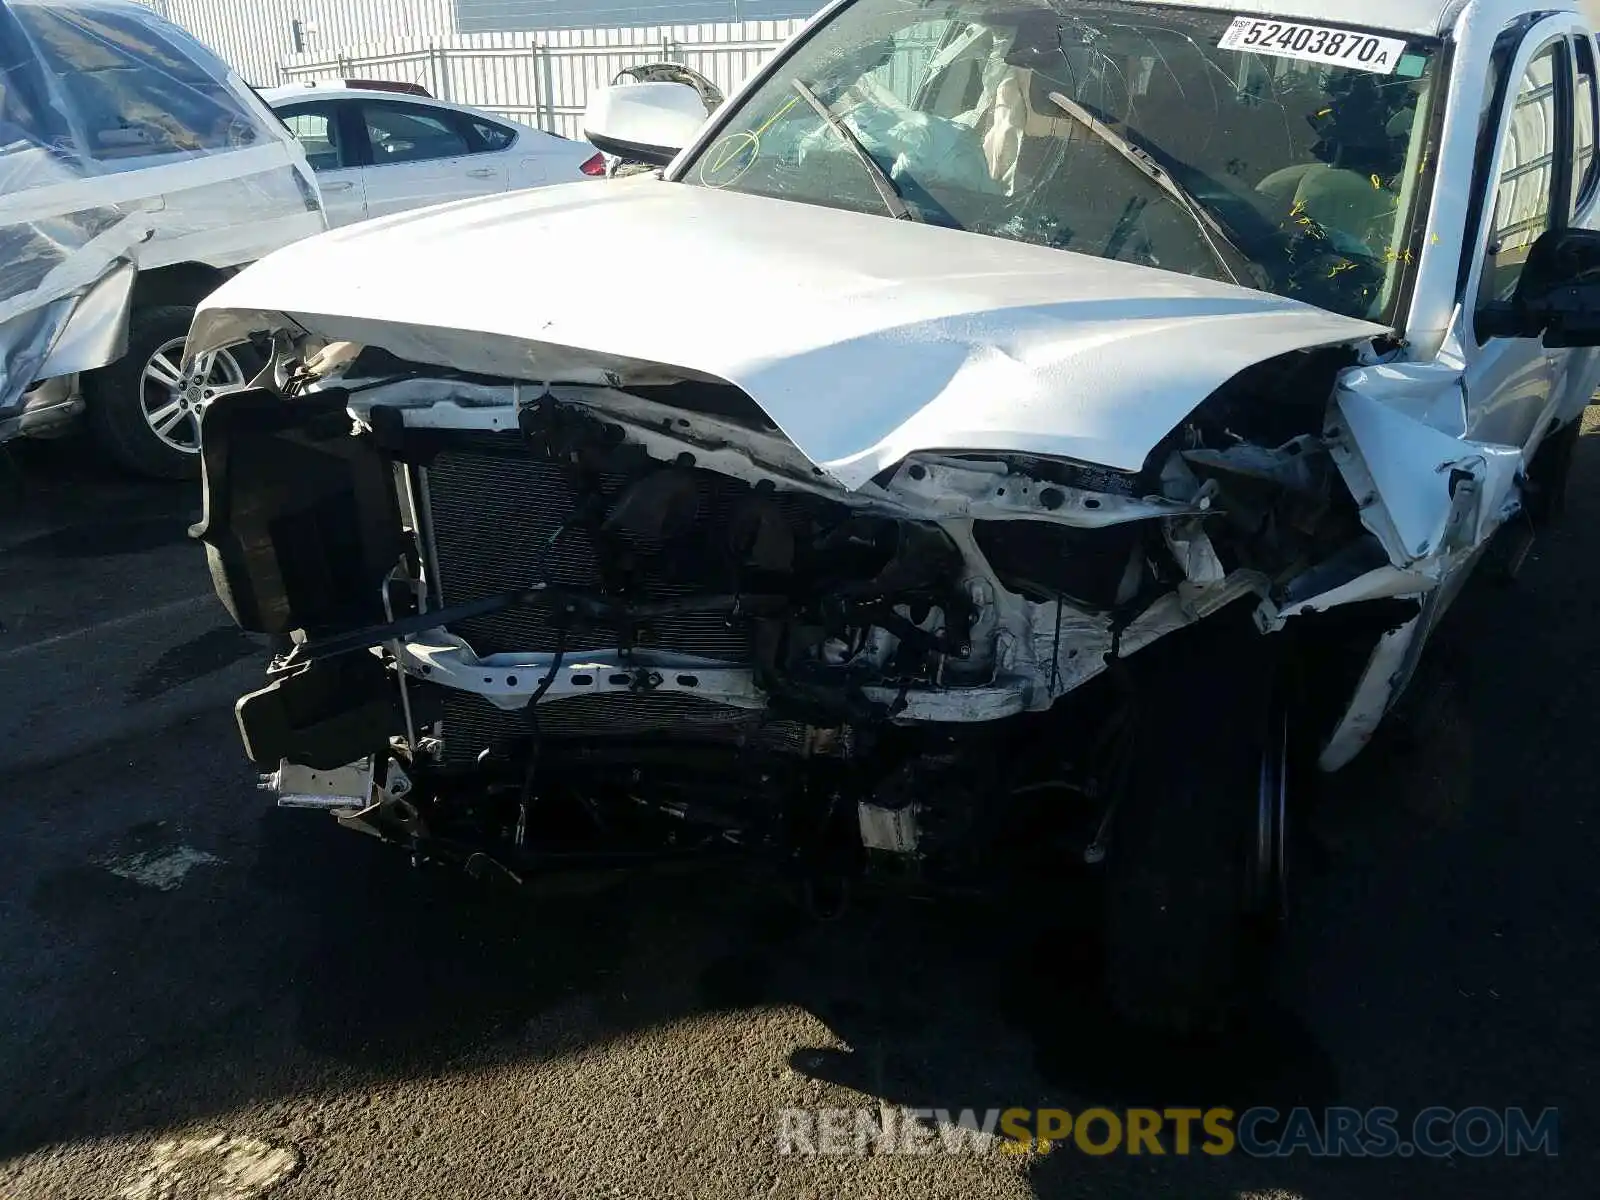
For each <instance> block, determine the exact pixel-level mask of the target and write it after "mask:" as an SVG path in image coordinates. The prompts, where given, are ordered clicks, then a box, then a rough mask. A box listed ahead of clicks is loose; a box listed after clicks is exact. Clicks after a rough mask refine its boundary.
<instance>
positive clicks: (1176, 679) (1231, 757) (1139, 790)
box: [1104, 614, 1291, 1037]
mask: <svg viewBox="0 0 1600 1200" xmlns="http://www.w3.org/2000/svg"><path fill="white" fill-rule="evenodd" d="M1229 624H1230V616H1229V614H1219V615H1218V616H1217V617H1214V618H1211V619H1209V620H1208V621H1205V622H1202V623H1201V624H1200V625H1199V626H1197V627H1196V628H1195V629H1192V630H1186V631H1183V632H1182V633H1179V634H1176V635H1172V636H1171V637H1170V638H1169V639H1168V640H1169V641H1170V642H1171V643H1172V644H1171V645H1162V646H1157V647H1153V648H1152V651H1147V652H1146V653H1147V654H1152V652H1153V654H1152V661H1151V662H1148V663H1146V664H1142V666H1143V669H1142V670H1140V669H1138V664H1137V659H1134V660H1131V662H1130V666H1133V667H1135V679H1136V683H1137V685H1138V690H1137V696H1138V701H1137V703H1138V710H1137V715H1136V717H1135V732H1134V735H1133V736H1134V738H1135V744H1134V750H1133V756H1132V760H1131V763H1130V768H1129V774H1128V778H1127V781H1126V784H1125V787H1124V791H1123V794H1122V796H1121V798H1120V800H1119V802H1118V806H1117V811H1116V814H1115V819H1114V821H1113V824H1112V838H1111V843H1110V846H1109V854H1108V857H1107V860H1106V880H1105V885H1106V892H1105V917H1104V921H1105V937H1106V946H1105V961H1106V987H1107V993H1108V999H1109V1001H1110V1003H1111V1006H1112V1008H1113V1009H1114V1011H1115V1012H1116V1014H1117V1015H1118V1016H1119V1017H1120V1018H1121V1019H1122V1020H1123V1021H1125V1022H1126V1023H1128V1024H1130V1025H1132V1026H1135V1027H1138V1028H1140V1029H1142V1030H1146V1031H1149V1032H1152V1033H1156V1034H1158V1035H1164V1036H1177V1037H1182V1036H1187V1035H1194V1034H1204V1033H1210V1032H1217V1031H1219V1030H1220V1029H1222V1028H1223V1027H1225V1026H1226V1025H1227V1023H1228V1021H1229V1018H1230V1017H1231V1016H1232V1015H1233V1013H1234V1012H1235V1011H1236V1010H1237V1009H1238V1008H1239V1007H1240V1005H1241V1002H1242V1001H1244V1000H1246V999H1247V998H1248V997H1249V996H1250V995H1251V994H1252V992H1253V991H1254V990H1255V986H1256V984H1257V983H1258V982H1259V976H1260V968H1261V966H1262V965H1263V964H1264V962H1265V958H1266V955H1265V952H1264V951H1265V948H1266V947H1267V945H1268V944H1269V943H1270V935H1272V934H1273V933H1275V932H1276V930H1277V928H1278V927H1279V926H1280V925H1281V924H1282V922H1283V921H1284V920H1285V919H1286V918H1287V890H1286V862H1285V852H1284V847H1285V846H1286V844H1287V829H1286V828H1285V824H1286V821H1287V819H1288V811H1287V809H1288V805H1287V794H1288V787H1289V783H1290V780H1289V776H1288V771H1289V766H1290V758H1291V752H1290V747H1289V741H1288V735H1289V728H1288V724H1287V720H1288V718H1287V711H1286V708H1285V707H1284V705H1285V701H1283V700H1282V699H1281V694H1280V689H1278V688H1277V687H1276V686H1275V683H1274V679H1275V676H1276V673H1277V672H1276V668H1275V664H1274V661H1273V658H1274V656H1273V653H1272V650H1273V649H1274V648H1275V647H1271V646H1269V645H1268V641H1269V639H1267V638H1264V637H1263V636H1262V635H1260V634H1258V633H1257V632H1256V631H1255V630H1254V629H1253V628H1246V627H1245V622H1241V621H1233V622H1232V625H1233V628H1232V629H1231V630H1229V629H1228V628H1227V626H1228V625H1229ZM1213 626H1216V627H1215V628H1213ZM1219 635H1220V636H1219ZM1269 805H1270V806H1271V807H1272V809H1273V811H1272V812H1270V813H1267V812H1264V809H1265V808H1266V807H1267V806H1269ZM1269 821H1270V822H1271V827H1270V828H1268V827H1267V825H1266V822H1269Z"/></svg>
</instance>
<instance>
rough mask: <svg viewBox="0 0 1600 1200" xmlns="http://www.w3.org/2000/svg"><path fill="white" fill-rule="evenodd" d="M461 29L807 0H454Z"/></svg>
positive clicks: (741, 16) (666, 19) (775, 12)
mask: <svg viewBox="0 0 1600 1200" xmlns="http://www.w3.org/2000/svg"><path fill="white" fill-rule="evenodd" d="M455 6H456V28H457V30H458V31H460V32H461V33H500V32H506V31H511V30H527V29H583V28H607V27H612V26H622V25H691V24H702V23H705V22H710V21H777V20H783V19H785V18H788V17H809V16H810V15H811V14H812V13H814V12H816V11H817V9H818V8H819V7H821V6H820V5H819V4H817V3H814V2H810V0H455Z"/></svg>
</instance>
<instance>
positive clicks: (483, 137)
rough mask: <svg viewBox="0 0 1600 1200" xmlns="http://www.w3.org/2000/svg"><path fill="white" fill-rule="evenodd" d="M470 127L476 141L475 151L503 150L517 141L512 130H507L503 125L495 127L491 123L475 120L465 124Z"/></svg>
mask: <svg viewBox="0 0 1600 1200" xmlns="http://www.w3.org/2000/svg"><path fill="white" fill-rule="evenodd" d="M467 123H468V124H469V125H470V126H471V127H472V133H473V136H474V138H475V139H476V141H477V146H476V149H478V150H483V151H491V152H492V151H495V150H504V149H505V148H506V147H507V146H509V145H511V143H512V142H514V141H516V140H517V135H516V132H515V131H514V130H510V129H507V128H506V127H505V126H504V125H496V124H495V123H494V122H492V121H480V120H477V119H475V118H472V119H469V120H468V122H467Z"/></svg>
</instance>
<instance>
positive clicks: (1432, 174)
mask: <svg viewBox="0 0 1600 1200" xmlns="http://www.w3.org/2000/svg"><path fill="white" fill-rule="evenodd" d="M682 88H683V85H680V84H674V83H659V82H657V83H635V84H625V85H621V86H618V87H614V88H611V89H608V90H607V91H606V92H604V93H602V94H600V95H599V96H598V97H596V98H595V99H594V100H593V101H592V102H591V107H590V110H589V118H588V130H587V132H588V136H589V137H590V138H591V140H593V141H594V142H595V143H596V144H597V145H599V146H601V147H602V148H603V149H606V150H608V151H609V152H612V153H617V154H621V155H623V156H624V157H627V158H630V159H639V158H646V159H649V158H652V157H653V158H654V159H655V160H656V161H657V162H659V163H661V164H663V166H664V169H663V170H662V171H661V172H660V173H659V175H651V176H640V177H634V178H630V179H626V180H616V181H613V182H610V183H606V184H604V185H595V184H585V185H582V186H579V187H564V188H551V189H547V190H543V191H540V192H537V193H524V194H518V195H510V196H505V197H497V198H493V199H489V200H483V201H470V202H466V203H461V204H455V205H451V206H448V207H445V208H441V209H436V210H433V211H431V212H427V213H423V214H416V215H405V216H400V217H396V218H394V219H390V220H383V221H376V222H372V223H369V224H366V225H363V226H360V227H357V228H354V229H350V230H339V231H336V232H333V233H330V234H326V235H324V236H321V237H317V238H314V239H311V240H309V241H306V242H303V243H300V244H298V245H295V246H292V247H290V248H288V249H286V250H283V251H281V252H279V253H277V254H274V255H273V256H271V257H270V258H269V259H267V260H265V261H264V262H262V263H260V264H258V265H256V266H254V267H252V268H250V269H249V270H247V271H245V272H244V273H243V274H242V275H240V276H239V277H238V278H236V279H234V280H232V281H230V282H229V283H227V284H225V285H224V286H223V287H222V288H221V289H220V290H219V291H218V292H217V293H216V294H215V295H214V296H212V297H211V298H210V299H209V300H208V301H207V302H206V303H205V305H204V306H203V307H202V309H201V311H200V313H199V314H198V316H197V318H196V321H195V325H194V328H193V331H192V333H191V337H190V342H189V346H188V353H189V354H190V355H191V356H193V355H203V354H207V353H210V352H211V351H212V350H214V349H216V348H218V347H221V346H225V345H228V344H231V343H236V342H238V341H241V340H242V339H245V338H249V337H256V338H258V339H259V338H261V337H265V338H267V339H270V341H271V344H272V345H273V346H274V347H275V350H276V353H275V359H274V363H273V365H272V367H271V368H270V370H269V371H267V372H264V373H263V374H262V376H260V377H259V378H258V379H257V380H256V383H255V386H254V387H253V388H251V389H249V390H245V391H242V392H238V393H235V394H232V395H229V396H227V397H226V398H225V400H224V401H222V402H219V403H217V404H215V405H213V406H212V407H211V408H210V409H209V410H208V412H207V414H206V418H205V422H204V428H203V448H202V457H203V463H204V472H205V490H206V512H205V516H204V519H203V521H202V522H201V523H200V524H199V525H198V526H197V527H196V530H195V533H196V536H197V537H199V538H200V539H201V540H202V541H203V542H204V543H205V545H206V547H207V550H208V553H209V555H210V558H211V563H212V571H213V575H214V578H215V580H216V584H217V589H218V592H219V595H220V596H221V597H222V599H223V601H224V603H225V604H226V605H227V606H228V608H229V610H230V611H231V612H232V613H233V615H234V617H235V618H236V619H237V620H238V622H239V624H240V625H241V626H243V627H244V628H246V629H249V630H254V631H260V632H264V633H269V634H273V635H277V636H278V637H279V638H280V639H281V641H280V646H281V653H279V654H278V656H277V657H276V658H275V660H274V661H273V662H272V664H271V665H270V668H269V669H268V673H267V680H266V683H265V686H264V687H263V688H262V689H261V690H259V691H256V692H254V693H252V694H250V695H248V696H246V697H244V698H243V699H241V700H240V702H239V705H238V718H239V725H240V730H241V733H242V735H243V738H244V742H245V745H246V748H247V751H248V753H249V756H250V757H251V759H252V760H253V761H254V762H255V763H257V764H259V765H260V766H261V767H262V768H263V769H264V770H265V771H267V772H270V773H271V775H270V778H271V781H272V784H273V786H275V787H276V788H277V790H278V791H279V792H280V801H281V802H282V803H285V804H291V805H301V806H312V807H322V808H327V809H330V810H333V811H334V812H335V814H336V816H337V817H338V819H339V820H341V821H342V822H343V823H345V824H347V825H349V826H351V827H352V828H356V829H360V830H363V831H365V832H368V833H371V834H376V835H377V836H380V837H382V838H384V839H387V840H390V841H393V842H395V843H398V844H400V845H402V846H404V847H405V848H406V849H408V850H409V851H410V852H411V853H412V854H413V855H414V856H415V857H416V858H417V859H419V860H425V861H426V860H432V861H445V862H451V861H453V862H457V863H461V864H464V865H466V866H467V867H468V868H469V869H471V870H473V871H474V872H478V873H481V872H490V873H492V874H495V875H498V876H504V877H508V878H515V879H527V878H529V877H531V876H536V875H538V874H540V873H541V872H546V871H553V870H558V869H561V868H563V867H568V866H581V867H585V868H592V867H596V866H618V867H626V866H633V865H638V864H645V863H652V862H661V861H674V862H675V861H679V860H683V859H701V858H703V859H707V860H720V859H724V858H729V857H732V858H734V859H737V860H740V861H746V862H754V863H757V864H760V865H761V867H762V869H764V870H766V871H769V872H770V873H772V874H774V875H782V876H785V877H789V878H792V879H794V880H796V881H798V882H799V883H800V884H802V890H803V892H804V894H806V895H809V896H811V897H812V898H813V900H814V901H815V902H816V903H818V904H828V905H834V904H837V903H838V902H839V901H840V899H841V897H842V896H843V895H844V894H845V893H846V892H847V890H848V887H849V886H852V885H855V884H857V883H860V882H863V881H873V880H892V881H896V882H898V883H900V884H902V885H905V886H910V887H915V888H925V889H930V890H937V889H941V888H945V887H954V888H966V887H969V886H983V885H991V886H998V885H1006V884H1011V883H1015V882H1016V881H1018V880H1021V879H1023V878H1034V879H1040V878H1042V879H1043V880H1045V881H1046V883H1047V885H1049V883H1050V881H1056V880H1061V879H1064V878H1065V877H1066V876H1067V875H1068V874H1069V873H1072V872H1090V873H1093V874H1098V875H1101V876H1103V884H1104V889H1105V891H1104V896H1105V905H1104V907H1105V923H1106V933H1107V962H1108V968H1109V983H1110V989H1111V994H1112V996H1113V998H1114V999H1115V1001H1116V1002H1117V1003H1118V1004H1119V1005H1120V1006H1121V1008H1122V1010H1123V1011H1124V1012H1126V1013H1127V1014H1129V1015H1130V1016H1132V1017H1134V1018H1137V1019H1141V1020H1150V1021H1153V1022H1160V1023H1163V1024H1168V1025H1172V1024H1176V1025H1192V1024H1193V1023H1195V1022H1210V1021H1213V1020H1216V1019H1218V1018H1219V1017H1220V1016H1221V1015H1223V1014H1224V1013H1225V1012H1226V1011H1227V1008H1228V1005H1229V1001H1230V999H1231V998H1232V997H1233V996H1234V995H1235V994H1236V989H1237V988H1238V986H1239V982H1240V971H1241V968H1242V967H1243V965H1244V964H1245V963H1246V962H1247V961H1249V960H1251V959H1252V958H1253V957H1254V956H1253V955H1252V954H1250V953H1249V950H1250V947H1251V946H1252V944H1253V934H1252V931H1255V930H1258V929H1260V928H1261V927H1262V926H1270V925H1272V924H1273V923H1274V922H1275V921H1277V920H1278V919H1279V918H1280V916H1281V914H1282V912H1283V909H1284V896H1285V887H1286V866H1287V864H1286V860H1285V854H1284V840H1285V837H1284V831H1285V822H1286V819H1287V817H1288V815H1289V814H1290V812H1291V811H1292V808H1293V805H1294V803H1295V799H1296V795H1297V793H1298V792H1299V790H1300V788H1301V785H1302V783H1303V780H1304V778H1305V774H1304V772H1305V771H1306V770H1307V769H1308V768H1309V769H1313V770H1314V769H1315V768H1317V767H1320V768H1321V769H1322V770H1325V771H1331V770H1336V769H1338V768H1339V767H1341V766H1343V765H1344V764H1345V763H1346V762H1348V761H1349V760H1350V759H1351V758H1352V757H1353V756H1354V755H1356V754H1357V753H1358V752H1359V750H1360V749H1361V748H1362V746H1363V745H1364V744H1365V743H1366V742H1367V740H1368V739H1369V738H1370V736H1371V734H1372V732H1373V730H1374V728H1375V727H1376V726H1377V724H1378V723H1379V721H1380V719H1381V718H1382V717H1383V716H1384V714H1385V712H1386V711H1387V710H1388V709H1389V708H1390V707H1391V705H1392V704H1393V702H1394V700H1395V698H1396V696H1397V695H1398V694H1399V692H1400V691H1401V689H1403V688H1404V687H1405V686H1406V684H1407V682H1408V680H1409V679H1410V678H1411V676H1412V673H1413V669H1414V667H1415V665H1416V661H1417V657H1418V654H1419V652H1420V651H1421V649H1422V647H1423V645H1424V643H1425V642H1426V641H1427V639H1428V636H1429V634H1430V632H1431V631H1432V630H1433V629H1434V627H1435V626H1436V624H1437V622H1438V620H1439V618H1440V615H1441V613H1442V612H1443V611H1444V610H1445V608H1446V607H1447V606H1448V605H1449V603H1450V601H1451V599H1452V597H1453V596H1455V595H1456V594H1457V591H1458V589H1459V588H1460V586H1461V584H1462V582H1463V581H1464V579H1465V578H1466V577H1467V576H1468V574H1469V573H1471V572H1472V571H1473V569H1474V568H1475V567H1476V566H1478V565H1479V564H1480V563H1481V562H1483V561H1485V560H1494V561H1496V562H1497V564H1498V566H1499V567H1500V568H1501V569H1506V570H1509V569H1514V567H1515V566H1516V564H1517V563H1518V562H1519V561H1520V557H1521V555H1522V553H1523V552H1525V550H1526V547H1527V545H1528V542H1529V540H1530V539H1531V537H1532V536H1533V534H1534V533H1535V531H1536V530H1537V528H1538V527H1539V525H1540V524H1541V523H1542V522H1545V521H1548V520H1551V519H1552V518H1553V517H1554V516H1556V515H1557V513H1558V510H1559V507H1560V498H1561V494H1562V489H1563V485H1564V482H1565V476H1566V472H1567V469H1568V463H1569V461H1570V459H1571V457H1572V451H1573V446H1574V441H1575V438H1576V435H1577V418H1578V417H1579V414H1580V413H1581V411H1582V409H1583V407H1584V404H1585V402H1586V401H1587V399H1588V397H1589V396H1590V395H1591V393H1592V392H1593V390H1594V387H1595V384H1596V381H1597V375H1600V365H1597V363H1596V361H1595V354H1594V351H1593V350H1592V349H1591V347H1593V346H1595V345H1596V344H1597V343H1600V234H1596V233H1593V232H1590V230H1589V229H1588V226H1589V225H1590V224H1591V223H1592V221H1593V218H1594V215H1595V205H1596V196H1597V194H1600V193H1597V186H1596V183H1597V175H1596V165H1595V163H1594V135H1595V128H1596V117H1597V113H1596V67H1595V49H1594V41H1593V37H1592V34H1591V33H1590V30H1589V29H1588V27H1587V25H1586V23H1585V22H1584V20H1583V19H1582V18H1581V17H1580V16H1579V15H1578V14H1577V12H1576V11H1573V10H1571V9H1570V8H1569V7H1568V4H1567V3H1564V2H1563V0H1555V3H1551V4H1540V5H1537V6H1535V5H1533V4H1531V3H1530V0H1464V2H1463V0H1457V2H1453V3H1452V2H1451V0H1443V3H1442V11H1441V0H1384V2H1382V3H1379V2H1377V0H1342V2H1341V3H1338V4H1334V3H1332V0H1236V3H1234V4H1233V5H1232V7H1230V8H1226V9H1224V8H1219V7H1210V6H1206V7H1202V6H1200V5H1197V4H1192V3H1187V2H1174V0H1159V2H1158V0H923V2H908V0H840V2H838V3H835V4H833V5H832V6H830V7H829V8H827V9H826V10H825V11H823V12H822V13H821V14H819V16H818V17H817V18H816V19H815V20H814V21H813V22H812V23H811V24H810V26H809V27H808V28H807V30H806V31H805V32H804V33H802V34H801V35H800V36H798V37H797V38H796V39H795V40H794V41H793V42H792V43H791V44H790V45H789V46H788V47H786V48H785V50H784V51H783V52H781V53H780V54H779V55H778V56H776V57H775V58H774V59H773V60H772V61H771V62H770V63H768V64H767V65H766V66H765V67H764V68H763V69H762V70H761V72H760V73H759V74H758V75H757V76H756V77H755V78H754V79H752V80H751V81H750V82H749V83H748V84H747V85H746V86H745V87H744V88H743V89H742V90H741V91H740V92H739V93H738V94H736V95H735V96H733V97H732V98H731V99H730V100H729V101H728V102H727V103H726V104H724V105H723V106H722V107H721V108H720V109H719V110H718V112H717V113H716V114H715V115H713V116H712V117H711V119H710V120H709V121H706V119H705V117H704V110H703V107H702V108H700V109H699V110H698V111H696V105H692V104H690V103H688V100H689V99H690V97H689V96H685V95H682V94H680V93H679V92H677V91H674V89H682ZM685 90H686V89H685ZM696 104H698V101H696ZM257 344H258V345H259V344H261V343H260V342H259V341H258V343H257Z"/></svg>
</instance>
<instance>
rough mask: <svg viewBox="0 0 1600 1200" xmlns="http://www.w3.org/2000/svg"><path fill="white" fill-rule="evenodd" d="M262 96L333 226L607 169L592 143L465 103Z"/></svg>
mask: <svg viewBox="0 0 1600 1200" xmlns="http://www.w3.org/2000/svg"><path fill="white" fill-rule="evenodd" d="M262 98H263V99H265V100H266V101H267V103H268V104H270V105H272V107H273V110H274V111H276V112H277V114H278V116H279V117H280V118H282V120H283V122H284V124H285V125H287V126H288V127H289V130H290V132H292V133H293V134H294V135H295V137H297V138H298V139H299V140H300V143H301V145H302V146H304V147H305V152H306V158H307V160H308V161H309V162H310V164H311V167H312V169H313V170H314V171H316V173H317V182H318V184H319V185H320V186H321V189H322V199H323V204H324V206H325V207H326V208H327V213H328V224H329V225H330V226H335V225H348V224H350V223H351V222H353V221H360V220H364V219H365V218H367V217H381V216H383V215H385V214H386V213H394V212H402V211H404V210H405V209H411V208H422V207H424V206H426V205H429V204H442V203H444V202H445V201H447V200H463V199H466V198H468V197H470V196H483V195H488V194H490V193H494V192H506V191H511V190H513V189H516V188H529V187H541V186H543V185H544V184H549V183H568V182H572V181H576V180H580V179H584V178H588V177H590V176H598V175H604V174H605V161H604V158H603V157H602V156H601V155H600V153H599V152H598V151H597V150H596V149H595V148H594V147H593V146H591V145H589V143H588V142H580V141H570V140H568V139H567V138H563V137H558V136H556V135H555V134H552V133H545V132H544V131H542V130H539V129H534V128H531V127H530V126H527V125H519V124H517V123H516V122H514V121H508V120H506V119H505V118H503V117H499V116H494V115H491V114H489V113H485V112H479V111H478V110H477V109H472V108H466V107H463V106H461V105H458V104H447V103H444V102H443V101H439V100H432V99H427V98H424V97H420V96H412V95H407V94H404V93H399V92H389V91H378V90H372V89H364V88H354V87H343V86H337V85H334V86H327V87H304V86H300V87H294V86H290V87H281V88H271V89H268V90H266V91H263V92H262Z"/></svg>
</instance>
